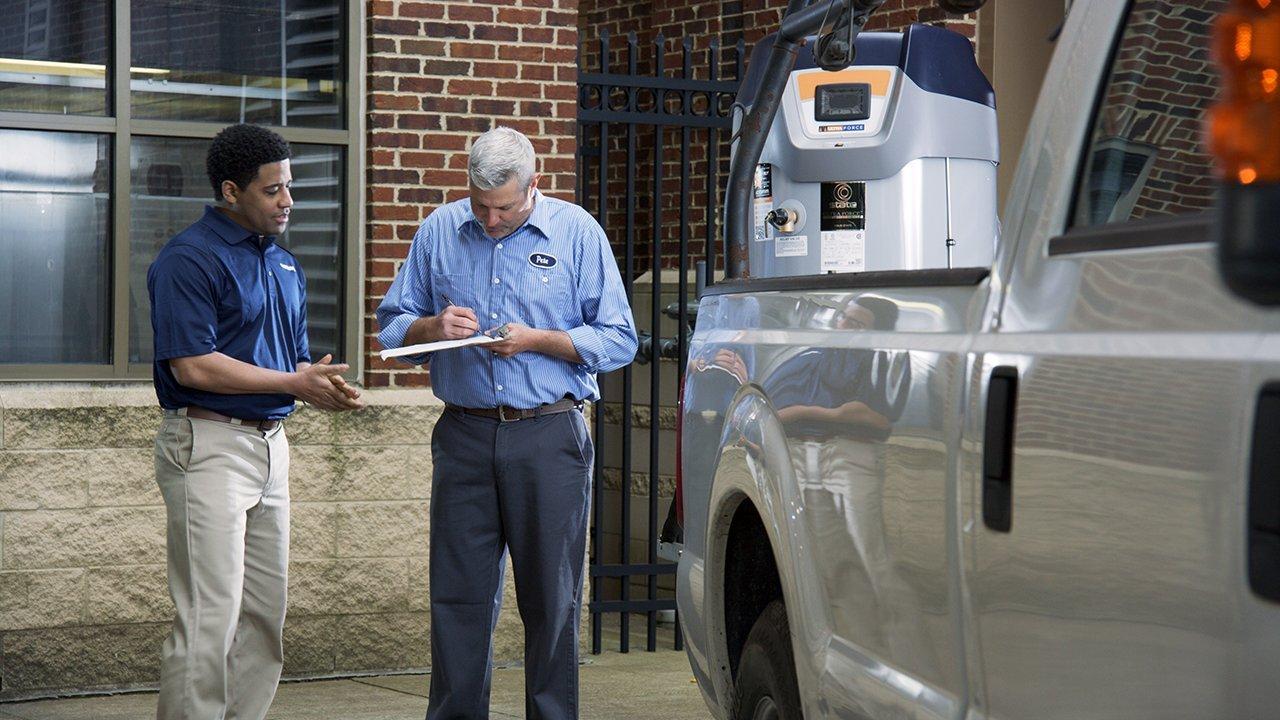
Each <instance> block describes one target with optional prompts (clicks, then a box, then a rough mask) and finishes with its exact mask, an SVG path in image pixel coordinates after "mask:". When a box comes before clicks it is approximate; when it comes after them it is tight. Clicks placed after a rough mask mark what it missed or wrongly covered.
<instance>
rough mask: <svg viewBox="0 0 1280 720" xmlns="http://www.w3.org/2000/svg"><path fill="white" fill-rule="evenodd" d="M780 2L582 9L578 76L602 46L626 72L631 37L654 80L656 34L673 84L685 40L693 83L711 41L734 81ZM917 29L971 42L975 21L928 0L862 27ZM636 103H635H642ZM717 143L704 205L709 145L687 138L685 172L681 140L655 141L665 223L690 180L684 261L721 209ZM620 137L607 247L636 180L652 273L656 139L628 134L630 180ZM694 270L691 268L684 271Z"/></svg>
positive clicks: (599, 0) (640, 250)
mask: <svg viewBox="0 0 1280 720" xmlns="http://www.w3.org/2000/svg"><path fill="white" fill-rule="evenodd" d="M785 7H786V0H644V1H642V2H632V3H617V2H613V1H612V0H583V2H582V3H581V6H580V12H579V15H578V18H579V19H578V23H579V36H580V38H581V40H582V44H583V46H582V55H581V66H582V68H583V69H584V71H586V72H600V71H601V69H602V64H601V57H600V45H599V40H600V38H601V37H602V36H606V35H607V36H608V37H609V63H608V68H609V69H610V70H611V71H612V72H626V68H627V63H628V60H629V58H628V54H629V51H628V47H627V46H628V35H629V34H631V33H634V34H635V40H636V43H637V50H638V55H637V58H636V68H637V71H638V72H640V73H644V74H649V73H652V72H653V64H654V57H655V52H656V51H655V43H656V41H657V38H658V35H659V34H662V36H663V38H664V43H663V46H662V54H663V58H664V68H665V70H666V72H665V74H666V75H667V76H668V77H674V76H675V75H676V73H677V72H678V69H679V68H680V62H681V40H682V39H683V38H686V37H688V38H690V39H691V41H692V42H691V47H692V50H693V57H694V60H693V69H694V73H693V74H694V77H696V78H699V79H706V78H708V77H709V66H710V64H711V62H712V60H711V59H710V57H709V55H708V53H709V52H710V51H711V46H712V41H713V40H715V41H717V42H718V45H719V47H720V50H719V52H718V57H717V58H716V59H715V62H717V63H718V64H719V68H718V69H719V72H720V77H722V78H725V77H729V78H732V77H734V76H735V63H736V62H737V57H738V52H737V43H739V42H743V43H744V45H745V48H746V52H747V53H748V54H749V53H750V50H751V48H752V47H753V46H754V45H755V43H757V42H758V41H759V40H760V39H761V38H762V37H764V35H766V34H768V33H770V32H773V31H775V30H776V29H777V27H778V25H779V23H780V22H781V16H782V11H783V10H784V9H785ZM915 22H920V23H928V24H932V25H941V26H944V27H947V28H948V29H951V30H955V31H956V32H959V33H961V34H962V35H964V36H966V37H968V38H975V37H976V35H977V21H976V19H975V17H974V16H965V17H954V16H947V15H945V14H944V13H942V12H941V11H940V10H938V9H937V8H936V7H934V3H933V0H889V1H888V2H886V3H885V5H884V6H883V7H882V8H881V10H880V12H879V13H878V14H877V15H875V16H874V17H873V18H872V21H871V23H870V24H869V25H868V28H869V29H873V30H899V29H902V28H905V27H906V26H907V25H910V24H911V23H915ZM641 102H643V100H642V101H641ZM720 135H721V136H720V137H719V139H718V144H719V147H720V149H719V162H718V163H717V166H716V167H715V168H714V169H713V170H714V172H715V173H716V174H717V176H718V178H717V182H716V187H718V188H720V189H721V190H719V191H717V193H716V194H715V197H713V198H709V197H708V194H707V192H706V189H705V188H706V182H707V181H706V177H707V173H708V170H709V168H708V159H709V158H708V152H707V148H708V145H709V144H710V137H709V135H708V133H707V131H706V130H693V131H691V133H690V144H691V152H690V156H689V157H688V158H687V163H686V162H684V161H683V160H682V158H681V157H680V156H679V153H678V149H679V147H680V140H681V138H680V131H679V130H678V129H666V130H664V131H663V133H662V136H661V145H662V147H663V148H665V149H666V150H665V151H664V153H663V158H664V160H663V178H664V182H663V188H662V199H661V203H660V208H661V209H662V210H663V211H664V213H667V215H668V216H669V217H672V218H674V217H676V215H675V213H676V212H677V210H678V208H679V206H680V199H681V197H682V193H681V191H680V180H679V177H680V171H681V167H682V166H683V165H686V164H687V165H688V167H689V174H690V188H691V192H690V193H689V206H690V214H689V237H690V251H689V252H690V255H691V257H692V258H693V259H698V258H702V257H705V256H706V248H705V244H704V242H703V238H704V237H705V235H706V223H707V221H708V219H710V221H711V222H713V223H715V224H716V226H717V227H716V232H717V233H718V232H719V225H720V213H721V210H722V209H723V202H724V200H723V191H722V189H723V187H724V183H725V179H726V178H727V176H728V170H729V145H728V137H727V134H726V133H721V134H720ZM585 142H587V143H588V144H592V143H594V135H593V136H592V137H590V138H587V139H586V140H585ZM625 143H626V138H625V133H624V132H622V128H621V127H619V126H615V131H614V132H613V133H612V136H611V142H610V150H609V156H608V168H609V172H608V188H609V197H608V202H607V207H608V211H607V217H606V219H605V221H604V225H605V229H606V231H608V233H609V235H610V237H611V239H613V241H614V244H615V248H616V249H618V250H619V251H621V248H622V247H623V246H624V244H625V231H624V229H625V226H626V209H627V205H628V203H627V202H626V195H625V190H626V178H627V176H628V174H631V175H633V176H635V177H636V179H637V181H636V199H635V202H634V203H632V204H631V205H632V207H633V208H634V209H635V216H634V227H635V236H636V258H637V261H636V265H635V269H634V272H635V274H639V273H642V272H644V271H646V270H648V269H650V268H651V266H652V260H651V257H652V254H653V251H652V241H653V227H652V222H651V217H652V203H653V189H652V188H653V180H652V177H653V155H654V150H653V148H654V145H655V133H654V130H653V129H652V127H648V126H645V127H641V128H639V129H638V131H637V133H636V146H637V162H636V163H635V165H634V168H633V169H632V170H630V171H629V169H628V166H627V163H626V145H625ZM589 172H590V173H591V174H590V177H591V178H592V182H593V183H594V182H597V180H596V177H597V176H596V175H595V174H594V173H596V172H597V170H596V169H595V168H594V167H592V168H591V169H590V171H589ZM585 199H586V200H587V201H588V206H589V207H590V208H591V209H592V210H593V211H594V210H595V209H596V205H595V203H594V202H592V201H593V200H594V198H592V197H587V198H585ZM681 227H682V226H681V224H680V223H679V222H675V221H671V222H666V223H664V224H663V226H662V227H661V228H660V232H659V234H658V239H659V242H660V248H661V251H660V256H661V262H662V266H663V267H667V268H673V267H677V266H678V263H679V253H678V249H679V237H680V229H681ZM722 255H723V253H720V252H718V253H717V257H718V261H717V266H720V267H723V257H721V256H722ZM690 265H691V266H692V263H690Z"/></svg>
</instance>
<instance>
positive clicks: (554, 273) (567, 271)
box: [378, 127, 636, 720]
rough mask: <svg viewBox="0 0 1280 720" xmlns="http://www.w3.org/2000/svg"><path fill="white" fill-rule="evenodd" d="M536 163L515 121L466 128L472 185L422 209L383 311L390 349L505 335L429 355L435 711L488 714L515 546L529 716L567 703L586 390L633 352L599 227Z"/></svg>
mask: <svg viewBox="0 0 1280 720" xmlns="http://www.w3.org/2000/svg"><path fill="white" fill-rule="evenodd" d="M534 160H535V159H534V152H533V146H532V144H531V143H530V142H529V140H528V138H526V137H525V136H524V135H522V134H520V133H519V132H517V131H515V130H512V129H510V128H501V127H500V128H496V129H494V130H490V131H489V132H486V133H484V134H483V135H481V136H480V137H479V138H477V139H476V141H475V142H474V143H473V144H472V147H471V156H470V159H469V163H468V174H469V177H470V181H471V182H470V197H468V198H466V199H462V200H458V201H456V202H452V203H449V204H447V205H444V206H443V207H440V208H437V209H436V210H435V212H433V213H431V215H430V216H429V217H428V218H427V219H426V220H424V221H423V222H422V226H421V227H419V228H418V234H417V235H416V236H415V237H414V239H413V246H412V247H411V248H410V250H409V257H408V258H406V259H405V263H404V266H403V267H402V268H401V270H400V272H399V274H397V275H396V279H395V282H394V283H392V285H391V288H390V289H389V290H388V291H387V297H386V299H385V300H383V301H382V305H381V306H380V307H379V308H378V322H379V323H380V325H381V328H382V332H381V334H379V335H378V340H379V342H381V343H382V345H383V346H384V347H398V346H402V345H412V344H417V343H422V342H429V341H434V340H448V339H458V338H465V337H468V336H473V335H475V334H476V333H477V332H478V331H480V330H482V329H488V330H493V329H495V328H497V327H499V326H501V327H502V332H501V333H499V334H500V335H501V336H502V337H503V338H504V339H503V340H502V341H501V342H495V343H492V344H488V345H480V346H471V347H466V348H461V349H455V350H448V351H445V352H439V353H436V354H435V355H434V356H432V357H431V358H430V363H431V383H432V388H433V389H434V390H435V393H436V395H437V396H439V397H440V398H441V399H442V400H444V401H445V403H446V404H447V408H446V410H445V412H444V414H443V415H442V416H441V418H440V420H439V421H438V422H437V423H436V426H435V430H434V434H433V435H432V438H431V454H432V458H433V460H434V463H433V470H434V475H433V477H432V483H431V522H430V528H431V547H430V549H429V552H430V567H429V575H430V579H429V581H430V583H431V693H430V694H431V698H430V700H429V701H428V709H427V718H428V720H480V719H481V718H487V717H489V707H488V705H489V680H490V665H491V655H492V648H493V628H494V622H495V621H496V619H497V614H498V604H499V602H500V600H501V598H502V575H503V572H504V570H505V560H506V555H507V553H508V552H509V553H510V555H511V561H512V566H513V568H514V570H515V583H516V601H517V603H518V605H519V609H520V617H521V619H522V620H523V621H524V627H525V662H524V672H525V698H526V701H525V707H526V708H527V709H526V712H525V716H526V717H527V718H530V720H572V719H573V718H576V717H577V716H578V617H579V610H580V608H581V602H582V568H583V564H584V563H583V560H584V553H585V549H586V540H587V537H586V536H587V507H588V503H589V499H590V497H591V466H592V461H593V459H594V458H593V453H594V449H593V446H592V444H591V439H590V437H589V436H588V435H587V426H586V422H585V421H584V420H583V416H582V411H581V410H582V402H583V401H584V400H596V399H598V398H599V396H600V392H599V386H598V385H597V382H596V373H599V372H608V371H610V370H614V369H616V368H619V367H622V366H623V365H626V364H628V363H630V362H631V361H632V359H633V358H635V353H636V331H635V323H634V321H633V319H632V316H631V306H630V304H629V303H628V302H627V296H626V292H625V290H624V289H623V285H622V278H621V276H620V275H619V273H618V265H617V262H616V261H615V260H614V256H613V251H612V250H611V249H610V247H609V240H608V238H607V237H605V234H604V230H603V229H601V228H600V225H599V224H597V223H596V221H595V220H594V219H592V217H591V216H590V215H589V214H587V212H586V211H585V210H583V209H582V208H580V207H578V206H577V205H574V204H572V203H567V202H564V201H563V200H558V199H556V198H550V197H546V196H545V195H543V194H542V193H540V192H538V175H537V173H536V172H535V162H534ZM412 360H414V361H415V362H416V363H423V362H425V361H427V360H428V358H427V357H425V356H418V357H415V358H412Z"/></svg>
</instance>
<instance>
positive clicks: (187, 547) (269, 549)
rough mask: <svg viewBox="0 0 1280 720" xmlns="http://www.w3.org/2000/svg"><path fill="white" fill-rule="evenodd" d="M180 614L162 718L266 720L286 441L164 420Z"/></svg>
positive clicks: (168, 647) (285, 519)
mask: <svg viewBox="0 0 1280 720" xmlns="http://www.w3.org/2000/svg"><path fill="white" fill-rule="evenodd" d="M155 463H156V482H157V483H158V484H159V485H160V492H161V494H162V495H164V503H165V507H166V509H167V514H168V523H167V534H168V558H169V593H170V595H171V596H172V597H173V604H174V606H175V608H176V610H177V615H176V617H175V618H174V621H173V631H172V632H171V633H170V635H169V638H168V639H167V640H166V641H165V643H164V648H163V653H162V657H161V665H160V700H159V705H158V708H157V711H156V717H157V718H159V719H160V720H262V718H263V717H264V716H265V715H266V714H267V708H269V707H270V706H271V700H272V698H274V697H275V692H276V685H277V684H278V683H279V681H280V669H281V667H282V665H283V659H284V648H283V642H282V637H281V633H282V630H283V627H284V614H285V590H286V573H287V570H288V564H289V441H288V439H287V438H286V437H285V434H284V428H283V426H281V427H278V428H276V429H275V430H273V431H271V432H269V433H265V434H264V433H262V432H260V431H258V430H256V429H253V428H248V427H242V426H239V425H232V424H229V423H220V422H214V421H211V420H198V419H192V418H187V417H184V416H180V415H172V414H166V416H165V418H164V422H163V424H162V425H161V427H160V432H159V434H158V435H157V436H156V445H155Z"/></svg>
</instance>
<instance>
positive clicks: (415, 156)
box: [400, 152, 445, 168]
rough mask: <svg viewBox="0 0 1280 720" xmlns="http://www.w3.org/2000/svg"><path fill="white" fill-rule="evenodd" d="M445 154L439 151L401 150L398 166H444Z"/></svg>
mask: <svg viewBox="0 0 1280 720" xmlns="http://www.w3.org/2000/svg"><path fill="white" fill-rule="evenodd" d="M444 160H445V156H444V155H443V154H441V153H430V152H402V153H400V166H401V167H409V168H439V167H442V166H444Z"/></svg>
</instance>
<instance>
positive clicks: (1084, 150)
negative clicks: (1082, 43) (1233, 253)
mask: <svg viewBox="0 0 1280 720" xmlns="http://www.w3.org/2000/svg"><path fill="white" fill-rule="evenodd" d="M1137 3H1138V0H1126V2H1125V4H1124V13H1123V15H1122V20H1121V23H1120V25H1119V26H1118V27H1117V28H1116V33H1115V36H1114V37H1113V38H1112V39H1111V49H1110V51H1109V53H1108V55H1107V64H1106V67H1105V70H1104V72H1103V74H1102V76H1101V79H1100V81H1099V82H1098V85H1097V88H1096V89H1095V91H1094V97H1093V104H1092V110H1091V112H1090V113H1089V116H1088V118H1089V119H1088V122H1087V123H1086V125H1085V134H1084V139H1083V142H1082V143H1081V144H1080V153H1079V156H1078V158H1077V164H1076V171H1075V181H1074V182H1073V183H1072V185H1071V200H1070V203H1069V204H1068V207H1067V216H1066V220H1065V222H1064V223H1063V229H1062V232H1061V233H1060V234H1058V235H1055V236H1054V237H1051V238H1050V239H1049V241H1048V243H1046V244H1045V246H1044V248H1045V249H1044V250H1043V252H1044V253H1045V256H1046V257H1060V256H1064V255H1074V254H1077V253H1086V252H1102V251H1107V250H1133V249H1142V248H1153V247H1164V246H1177V245H1194V244H1197V243H1203V242H1208V241H1212V239H1213V238H1212V237H1211V236H1210V232H1211V230H1212V225H1213V223H1214V221H1215V220H1216V217H1217V216H1216V214H1215V212H1214V211H1213V210H1201V211H1197V212H1187V213H1176V214H1172V215H1162V216H1156V217H1147V218H1127V219H1124V220H1108V221H1107V222H1104V223H1098V224H1090V225H1082V224H1078V218H1079V214H1080V207H1081V202H1082V198H1083V197H1084V195H1085V194H1086V193H1085V188H1086V186H1087V185H1088V182H1089V171H1090V169H1091V167H1092V165H1093V157H1094V154H1095V151H1096V150H1098V149H1099V148H1102V147H1111V148H1113V149H1121V150H1124V151H1135V152H1138V153H1142V151H1143V150H1144V149H1146V148H1150V147H1151V146H1148V145H1144V144H1142V143H1137V142H1134V141H1132V140H1129V139H1127V138H1124V137H1119V136H1115V137H1108V138H1103V139H1102V140H1101V141H1099V142H1098V143H1097V144H1095V138H1094V133H1095V132H1096V130H1097V127H1098V119H1099V117H1100V116H1101V114H1102V112H1103V109H1104V108H1105V106H1106V102H1107V92H1108V90H1110V88H1111V81H1112V78H1113V76H1114V74H1115V67H1116V62H1117V61H1118V60H1119V59H1120V49H1121V47H1122V46H1123V45H1124V40H1125V37H1126V32H1128V30H1129V26H1130V24H1131V22H1132V21H1133V13H1134V10H1135V8H1136V6H1137ZM1154 150H1155V152H1154V153H1153V154H1152V155H1151V156H1150V157H1148V158H1147V163H1146V165H1145V166H1144V167H1143V169H1142V172H1141V173H1140V174H1139V176H1138V179H1137V181H1136V182H1135V183H1134V186H1133V187H1132V188H1130V192H1129V193H1126V196H1122V197H1121V198H1120V201H1119V202H1117V204H1116V206H1115V207H1113V208H1112V213H1111V214H1112V216H1114V215H1115V213H1116V210H1117V208H1119V207H1120V206H1121V205H1122V204H1123V203H1124V202H1125V201H1126V199H1128V200H1136V197H1137V194H1138V193H1140V192H1141V187H1142V183H1143V182H1144V181H1145V180H1146V179H1147V178H1148V177H1149V176H1150V173H1151V169H1152V166H1153V165H1154V161H1155V159H1156V157H1157V156H1158V154H1159V148H1154ZM1130 196H1132V197H1130ZM1129 210H1132V205H1130V208H1129ZM1182 229H1189V231H1190V232H1189V233H1186V234H1179V233H1174V232H1170V231H1171V230H1182Z"/></svg>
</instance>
